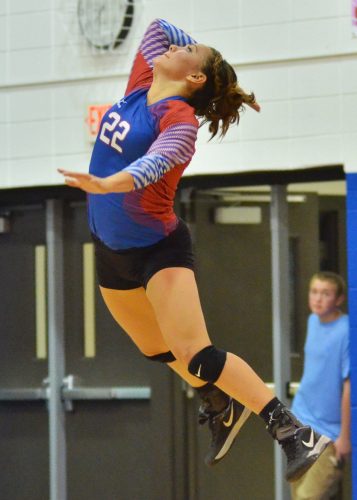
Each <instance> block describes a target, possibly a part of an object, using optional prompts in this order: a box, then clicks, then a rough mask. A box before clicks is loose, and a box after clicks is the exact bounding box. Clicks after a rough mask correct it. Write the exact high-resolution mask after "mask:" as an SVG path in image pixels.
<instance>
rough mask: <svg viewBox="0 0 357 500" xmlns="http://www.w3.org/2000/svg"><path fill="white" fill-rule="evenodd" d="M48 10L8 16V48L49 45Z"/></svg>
mask: <svg viewBox="0 0 357 500" xmlns="http://www.w3.org/2000/svg"><path fill="white" fill-rule="evenodd" d="M51 26H52V13H51V12H50V11H45V12H35V13H31V12H30V13H24V14H18V15H13V16H9V49H10V51H12V50H14V51H16V50H21V49H35V48H43V47H49V46H50V45H51Z"/></svg>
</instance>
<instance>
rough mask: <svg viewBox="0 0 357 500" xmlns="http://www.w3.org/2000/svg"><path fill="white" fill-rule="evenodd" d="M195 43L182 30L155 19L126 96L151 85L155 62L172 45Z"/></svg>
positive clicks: (132, 70) (149, 29) (141, 49)
mask: <svg viewBox="0 0 357 500" xmlns="http://www.w3.org/2000/svg"><path fill="white" fill-rule="evenodd" d="M195 43H196V42H195V40H194V39H193V38H191V37H190V36H189V35H187V33H185V32H184V31H182V30H181V29H179V28H176V26H174V25H172V24H170V23H168V22H167V21H164V20H163V19H155V20H154V21H153V22H152V23H151V24H150V25H149V27H148V28H147V30H146V32H145V34H144V37H143V39H142V41H141V43H140V46H139V49H138V52H137V54H136V57H135V59H134V63H133V66H132V69H131V72H130V76H129V82H128V86H127V88H126V91H125V95H127V94H129V93H130V92H132V91H133V90H135V89H136V88H140V87H146V86H148V85H150V84H151V82H152V68H153V60H154V59H155V57H157V56H160V55H161V54H163V53H164V52H166V51H167V50H169V47H170V45H178V46H180V47H182V46H185V45H187V44H195Z"/></svg>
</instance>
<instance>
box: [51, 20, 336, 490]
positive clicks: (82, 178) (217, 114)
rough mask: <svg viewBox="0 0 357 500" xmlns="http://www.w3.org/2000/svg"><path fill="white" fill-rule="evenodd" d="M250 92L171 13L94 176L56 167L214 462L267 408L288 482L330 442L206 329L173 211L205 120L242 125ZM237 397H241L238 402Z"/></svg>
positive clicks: (122, 316) (108, 282)
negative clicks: (179, 385)
mask: <svg viewBox="0 0 357 500" xmlns="http://www.w3.org/2000/svg"><path fill="white" fill-rule="evenodd" d="M244 104H247V105H248V106H250V107H252V108H253V109H255V110H256V111H259V109H260V108H259V105H258V104H257V103H256V101H255V98H254V94H247V93H245V92H244V91H243V90H242V89H241V88H240V86H239V85H238V82H237V77H236V74H235V72H234V70H233V68H232V67H231V66H230V65H229V64H228V63H227V62H226V61H225V60H224V59H223V58H222V56H221V54H220V53H219V52H217V51H216V50H215V49H212V48H210V47H208V46H205V45H201V44H197V43H196V42H195V41H194V40H193V39H192V38H190V37H189V36H188V35H187V34H186V33H184V32H183V31H181V30H180V29H178V28H176V27H174V26H173V25H171V24H169V23H168V22H166V21H164V20H161V19H158V20H155V21H153V22H152V23H151V25H150V26H149V28H148V29H147V31H146V33H145V35H144V38H143V40H142V42H141V44H140V47H139V50H138V53H137V55H136V58H135V61H134V64H133V67H132V70H131V74H130V77H129V82H128V86H127V89H126V92H125V96H124V98H123V99H121V100H120V101H119V102H117V103H116V104H114V106H113V107H112V108H111V109H109V110H108V112H107V113H106V114H105V116H104V117H103V121H102V123H101V127H100V130H99V134H98V137H97V140H96V143H95V145H94V149H93V154H92V158H91V163H90V169H89V172H90V173H88V174H85V173H78V172H70V171H66V170H60V172H61V173H62V174H63V175H64V178H65V182H66V183H67V184H68V185H69V186H72V187H77V188H80V189H82V190H84V191H86V192H87V193H89V195H88V215H89V226H90V230H91V233H92V235H93V239H94V242H95V253H96V268H97V274H98V279H99V285H100V291H101V293H102V296H103V299H104V301H105V303H106V305H107V307H108V309H109V311H110V312H111V314H112V315H113V317H114V319H115V320H116V321H117V322H118V323H119V324H120V325H121V327H122V328H123V329H124V330H125V331H126V332H127V333H128V335H129V336H130V337H131V339H132V340H133V341H134V342H135V344H136V345H137V347H138V348H139V350H140V351H141V352H142V353H143V354H144V355H145V356H146V357H147V358H148V359H151V360H153V361H161V362H163V363H167V365H168V366H169V367H170V368H171V369H172V370H174V371H175V372H176V373H178V374H179V375H180V376H181V377H182V378H183V379H184V380H186V381H187V382H188V383H189V384H191V385H192V386H193V387H195V388H196V389H197V390H198V393H199V395H200V397H201V399H202V401H203V404H202V406H201V409H200V420H201V423H202V422H205V421H208V422H209V425H210V428H211V431H212V442H211V447H210V450H209V452H208V455H207V457H206V462H207V463H208V464H215V463H217V462H218V461H219V460H220V459H221V458H223V456H224V455H225V454H226V453H227V451H228V450H229V448H230V446H231V445H232V442H233V440H234V438H235V436H236V434H237V433H238V431H239V429H240V428H241V426H242V425H243V423H244V422H245V420H246V419H247V418H248V416H249V413H250V412H251V411H253V412H254V413H256V414H258V415H260V416H261V417H262V418H263V420H264V422H265V424H266V427H267V430H268V431H269V433H270V434H271V435H272V437H273V438H274V439H276V440H277V441H278V442H279V443H280V444H281V446H282V449H283V450H284V452H285V453H286V455H287V461H288V466H287V474H286V477H287V479H288V480H289V481H293V480H295V479H297V478H298V477H300V476H301V475H302V474H304V472H305V471H306V470H307V469H308V468H309V467H310V466H311V465H312V464H313V462H314V461H315V460H316V459H317V458H318V456H319V455H320V454H321V453H322V451H323V450H324V449H325V447H326V446H327V444H328V443H329V439H328V438H326V437H325V436H320V435H319V434H317V433H316V432H314V431H313V430H312V429H311V428H310V427H308V426H304V425H302V424H301V423H300V422H299V421H298V420H296V419H295V417H294V416H293V414H292V413H291V412H290V411H289V410H288V409H287V408H286V407H285V406H284V405H283V404H282V403H281V402H280V401H279V400H278V399H277V398H276V397H274V395H273V393H272V392H271V391H270V390H269V389H268V388H267V387H266V385H265V384H264V383H263V381H262V380H261V379H260V378H259V377H258V375H256V373H255V372H254V371H253V370H252V369H251V368H250V367H249V366H248V365H247V363H245V362H244V361H243V360H242V359H241V358H239V357H238V356H236V355H234V354H232V353H227V352H225V351H223V350H221V349H218V348H217V347H215V346H214V345H212V342H211V341H210V338H209V336H208V332H207V329H206V325H205V320H204V316H203V313H202V309H201V304H200V300H199V295H198V290H197V285H196V280H195V275H194V271H193V269H194V258H193V254H192V245H191V238H190V234H189V231H188V229H187V227H186V225H185V223H184V222H183V221H182V220H180V219H178V217H177V216H176V215H175V213H174V211H173V203H174V196H175V192H176V188H177V184H178V182H179V180H180V178H181V176H182V174H183V171H184V170H185V168H186V167H187V165H188V164H189V162H190V160H191V158H192V156H193V154H194V152H195V142H196V137H197V129H198V125H199V123H198V120H197V117H198V118H201V120H202V122H203V123H208V124H209V131H210V132H211V134H212V137H213V136H215V135H216V134H217V133H218V132H220V135H221V136H224V135H225V133H226V132H227V130H228V128H229V126H230V125H231V124H234V123H238V122H239V118H240V111H241V110H242V108H243V105H244ZM238 401H239V402H238Z"/></svg>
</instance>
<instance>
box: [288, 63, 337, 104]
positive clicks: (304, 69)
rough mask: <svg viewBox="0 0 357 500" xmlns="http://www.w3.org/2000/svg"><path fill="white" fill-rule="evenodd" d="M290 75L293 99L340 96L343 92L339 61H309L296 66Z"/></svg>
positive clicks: (291, 69) (292, 68) (290, 71)
mask: <svg viewBox="0 0 357 500" xmlns="http://www.w3.org/2000/svg"><path fill="white" fill-rule="evenodd" d="M289 73H290V88H291V97H292V98H293V99H300V98H302V97H321V96H328V95H338V94H339V93H340V91H341V70H340V64H339V63H338V61H329V60H320V61H316V60H315V61H307V62H303V63H301V64H296V65H294V66H293V67H291V68H290V70H289Z"/></svg>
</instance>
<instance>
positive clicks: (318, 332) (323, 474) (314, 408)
mask: <svg viewBox="0 0 357 500" xmlns="http://www.w3.org/2000/svg"><path fill="white" fill-rule="evenodd" d="M345 290H346V285H345V282H344V280H343V279H342V278H341V276H339V275H338V274H335V273H332V272H319V273H316V274H314V275H313V277H312V278H311V281H310V288H309V307H310V310H311V313H312V314H311V315H310V316H309V319H308V325H307V338H306V343H305V349H304V351H305V360H304V372H303V377H302V380H301V383H300V387H299V390H298V392H297V394H296V396H295V398H294V401H293V405H292V411H293V413H294V414H295V415H296V417H297V418H298V419H300V420H302V421H303V422H305V423H306V424H307V425H310V426H311V427H312V428H313V429H315V430H317V431H318V432H320V433H323V434H325V435H326V436H328V437H329V438H331V439H332V441H333V443H332V444H331V445H329V446H328V447H327V449H326V450H325V452H324V453H323V454H322V455H321V457H320V458H319V459H318V460H317V462H316V463H315V464H314V465H313V466H312V467H311V468H310V470H309V471H308V472H307V473H306V474H305V475H304V476H303V477H302V478H301V479H299V480H298V481H296V482H294V483H292V486H291V492H292V499H293V500H303V499H306V500H307V499H309V500H325V499H326V500H327V499H332V498H334V497H335V495H336V493H337V492H338V489H339V483H340V481H341V478H342V467H343V463H344V461H345V459H346V458H347V456H348V455H349V453H350V451H351V443H350V380H349V370H350V362H349V326H348V316H347V315H346V314H343V313H342V312H341V310H340V306H341V304H342V303H343V301H344V299H345ZM311 440H313V435H311ZM309 444H310V443H307V445H309ZM311 446H313V443H311Z"/></svg>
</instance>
